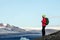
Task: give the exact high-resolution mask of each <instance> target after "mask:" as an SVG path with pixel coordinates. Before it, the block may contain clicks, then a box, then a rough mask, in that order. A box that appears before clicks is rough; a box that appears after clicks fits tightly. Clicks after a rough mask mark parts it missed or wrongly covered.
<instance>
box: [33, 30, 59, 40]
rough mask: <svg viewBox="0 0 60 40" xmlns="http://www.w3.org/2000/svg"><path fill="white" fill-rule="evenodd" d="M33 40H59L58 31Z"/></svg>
mask: <svg viewBox="0 0 60 40" xmlns="http://www.w3.org/2000/svg"><path fill="white" fill-rule="evenodd" d="M34 40H60V31H57V32H55V33H52V34H49V35H46V36H44V37H40V38H36V39H34Z"/></svg>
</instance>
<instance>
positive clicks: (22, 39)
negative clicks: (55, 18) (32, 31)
mask: <svg viewBox="0 0 60 40" xmlns="http://www.w3.org/2000/svg"><path fill="white" fill-rule="evenodd" d="M20 40H30V39H28V38H25V37H21V38H20Z"/></svg>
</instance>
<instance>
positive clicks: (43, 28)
mask: <svg viewBox="0 0 60 40" xmlns="http://www.w3.org/2000/svg"><path fill="white" fill-rule="evenodd" d="M42 36H45V26H42Z"/></svg>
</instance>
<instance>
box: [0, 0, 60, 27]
mask: <svg viewBox="0 0 60 40" xmlns="http://www.w3.org/2000/svg"><path fill="white" fill-rule="evenodd" d="M43 14H45V15H46V17H48V18H49V22H50V23H49V26H52V25H53V26H55V25H60V0H0V23H5V24H11V25H15V26H18V27H21V28H41V20H42V15H43Z"/></svg>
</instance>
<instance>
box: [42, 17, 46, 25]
mask: <svg viewBox="0 0 60 40" xmlns="http://www.w3.org/2000/svg"><path fill="white" fill-rule="evenodd" d="M42 26H46V18H44V17H43V19H42Z"/></svg>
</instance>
